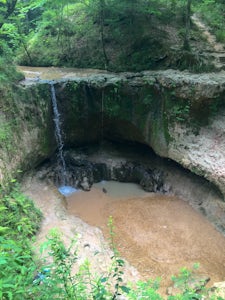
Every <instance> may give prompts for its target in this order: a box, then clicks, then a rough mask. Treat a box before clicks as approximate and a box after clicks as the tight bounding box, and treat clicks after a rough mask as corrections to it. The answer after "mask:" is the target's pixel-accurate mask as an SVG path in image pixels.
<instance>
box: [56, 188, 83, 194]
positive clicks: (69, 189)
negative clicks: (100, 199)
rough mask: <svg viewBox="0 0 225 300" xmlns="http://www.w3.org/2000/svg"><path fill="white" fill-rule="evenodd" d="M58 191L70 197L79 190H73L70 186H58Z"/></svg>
mask: <svg viewBox="0 0 225 300" xmlns="http://www.w3.org/2000/svg"><path fill="white" fill-rule="evenodd" d="M58 191H59V192H60V193H61V194H62V195H64V196H70V195H72V194H73V193H76V192H77V191H79V190H77V189H75V188H74V187H72V186H60V187H59V189H58Z"/></svg>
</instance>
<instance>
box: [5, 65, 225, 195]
mask: <svg viewBox="0 0 225 300" xmlns="http://www.w3.org/2000/svg"><path fill="white" fill-rule="evenodd" d="M51 76H52V77H51V79H52V80H54V83H55V89H56V96H57V101H58V107H59V111H60V113H61V118H62V129H63V132H64V139H65V145H66V146H70V147H71V146H77V145H82V144H87V143H91V142H98V141H100V140H101V139H110V140H115V141H131V142H140V143H144V144H147V145H149V146H150V147H152V148H153V150H154V151H155V152H156V153H157V154H158V155H160V156H162V157H167V158H170V159H172V160H174V161H176V162H178V163H179V164H181V165H182V166H184V167H185V168H187V169H189V170H191V171H192V172H194V173H196V174H198V175H201V176H203V177H205V178H207V179H208V180H209V181H211V182H213V183H214V184H215V185H216V186H217V187H218V188H219V189H220V191H221V192H222V193H223V195H225V169H224V165H225V164H224V162H225V161H224V160H225V154H224V153H225V151H224V150H225V149H224V148H225V142H224V135H225V115H224V114H223V107H224V104H223V102H224V97H225V73H224V72H220V73H216V74H214V73H212V74H190V73H185V72H178V71H174V70H167V71H157V72H156V71H154V72H153V71H146V72H141V73H135V74H134V73H121V74H112V73H101V72H97V73H95V74H93V72H92V74H88V73H87V72H86V73H85V74H82V76H81V74H80V73H76V71H73V72H71V70H70V71H65V69H63V70H60V72H59V71H57V72H55V73H54V74H52V75H51ZM39 77H40V80H38V81H37V80H32V79H31V80H26V81H25V82H23V84H24V88H22V87H20V88H18V89H21V90H23V91H24V94H23V97H24V99H25V98H26V99H27V100H24V99H23V100H22V98H20V99H19V101H18V103H17V105H18V110H19V111H20V121H19V126H18V132H20V138H17V139H16V141H18V140H20V141H21V142H20V143H19V146H18V149H16V151H15V152H14V155H12V154H10V155H12V157H13V158H15V157H16V164H12V163H10V165H9V169H10V168H11V169H15V166H17V165H18V164H19V163H20V164H24V165H26V167H27V166H28V165H32V164H35V163H38V162H39V161H41V160H44V158H46V157H49V156H50V155H51V153H52V151H53V150H54V149H55V145H54V143H53V142H52V139H54V131H53V127H52V123H51V120H50V119H51V118H52V117H51V115H52V112H51V111H52V110H51V106H50V101H51V100H50V92H49V88H48V85H47V84H46V83H48V82H46V80H45V77H44V72H43V73H41V72H40V69H39ZM40 95H41V96H40ZM29 98H30V99H31V100H30V102H29V100H28V99H29ZM24 101H25V102H26V103H27V104H26V105H25V107H26V109H25V108H24ZM32 107H33V109H34V107H36V108H35V111H38V114H36V115H35V114H33V115H31V114H29V112H28V110H29V109H31V110H32ZM27 115H29V119H30V121H29V122H28V121H27V120H26V118H27V117H26V116H27ZM28 124H29V126H28ZM49 138H50V139H49ZM43 140H45V141H46V143H43ZM40 141H42V142H40ZM15 144H16V143H15ZM43 144H45V145H47V146H46V147H45V150H43ZM2 150H3V149H2ZM3 152H4V151H3ZM4 155H5V154H4ZM6 156H7V155H6ZM3 161H4V163H8V161H9V157H8V156H7V157H6V158H4V159H3ZM28 161H29V163H27V162H28ZM3 170H4V167H3V168H2V167H1V172H2V173H4V171H3Z"/></svg>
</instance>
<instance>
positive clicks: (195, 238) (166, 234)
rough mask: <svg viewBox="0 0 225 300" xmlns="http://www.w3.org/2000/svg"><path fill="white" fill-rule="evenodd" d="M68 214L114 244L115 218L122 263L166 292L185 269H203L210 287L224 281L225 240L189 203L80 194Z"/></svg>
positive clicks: (72, 199) (70, 199) (174, 199)
mask: <svg viewBox="0 0 225 300" xmlns="http://www.w3.org/2000/svg"><path fill="white" fill-rule="evenodd" d="M67 209H68V212H69V213H71V214H74V215H76V216H78V217H80V218H81V219H82V220H84V221H85V222H87V223H88V224H90V225H92V226H96V227H98V228H100V229H101V230H102V231H103V233H104V236H105V238H109V228H108V227H107V222H108V219H109V216H112V217H113V222H114V226H115V233H116V234H115V240H116V244H117V247H118V249H119V252H120V253H121V255H122V257H124V258H125V259H126V260H128V261H129V263H130V264H131V265H133V266H134V267H135V268H137V270H138V271H139V272H140V273H141V275H142V276H143V277H144V278H145V279H149V278H156V277H161V278H162V284H161V285H162V287H167V286H169V285H170V284H171V280H170V278H171V276H172V275H174V274H177V273H178V271H179V270H180V268H182V267H188V268H192V267H193V265H194V263H196V262H197V263H200V268H199V271H198V272H199V273H201V274H204V275H207V276H209V277H210V278H211V283H213V282H216V281H222V280H224V279H225V251H224V249H225V248H224V247H225V238H224V237H223V236H222V235H221V234H220V233H219V232H217V231H216V229H215V228H214V227H213V226H212V225H211V224H210V223H209V222H208V221H207V220H206V219H205V218H204V217H203V216H202V215H200V214H199V213H197V212H196V211H194V210H193V208H192V207H190V205H189V204H187V203H186V202H185V201H183V200H181V199H179V198H177V197H174V196H163V195H156V194H151V195H150V196H148V195H147V196H142V197H136V198H127V197H125V198H124V197H122V198H112V197H110V196H109V195H108V194H105V193H103V192H102V191H101V190H97V189H92V190H91V192H88V193H85V192H80V193H75V194H73V195H72V196H70V197H68V198H67Z"/></svg>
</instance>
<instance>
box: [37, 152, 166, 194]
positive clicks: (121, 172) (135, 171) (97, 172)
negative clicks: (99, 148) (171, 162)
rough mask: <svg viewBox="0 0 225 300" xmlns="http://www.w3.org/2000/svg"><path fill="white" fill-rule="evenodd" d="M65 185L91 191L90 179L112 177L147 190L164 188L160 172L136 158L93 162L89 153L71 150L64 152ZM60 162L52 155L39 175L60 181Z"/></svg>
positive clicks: (91, 180)
mask: <svg viewBox="0 0 225 300" xmlns="http://www.w3.org/2000/svg"><path fill="white" fill-rule="evenodd" d="M65 162H66V166H67V168H66V185H69V186H73V187H75V188H78V189H79V188H80V189H82V190H84V191H90V189H91V187H92V185H93V183H96V182H100V181H102V180H107V181H109V180H115V181H119V182H133V183H138V184H140V186H141V187H142V188H143V189H144V190H145V191H147V192H155V193H156V192H162V193H163V192H166V191H167V187H166V186H165V187H164V181H163V172H162V171H161V170H157V169H151V168H149V167H148V166H144V164H142V163H141V162H138V161H129V159H128V160H124V159H121V160H117V161H114V162H113V163H112V162H111V161H110V160H109V161H106V160H104V159H103V160H102V162H94V161H93V160H90V158H89V157H88V156H85V155H84V154H83V155H82V154H79V153H78V152H76V151H74V150H72V151H71V152H69V151H67V152H66V154H65ZM60 168H61V166H60V164H58V163H57V161H55V160H54V159H53V163H51V164H47V165H45V166H44V167H43V168H42V170H40V171H39V178H40V179H45V180H46V179H48V180H50V181H51V182H52V183H54V184H55V185H56V186H60V185H62V182H61V177H60V176H61V172H60Z"/></svg>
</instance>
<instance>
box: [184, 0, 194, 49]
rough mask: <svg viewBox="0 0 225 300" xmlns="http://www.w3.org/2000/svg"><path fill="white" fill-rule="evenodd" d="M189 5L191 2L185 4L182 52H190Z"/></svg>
mask: <svg viewBox="0 0 225 300" xmlns="http://www.w3.org/2000/svg"><path fill="white" fill-rule="evenodd" d="M191 4H192V0H187V2H186V13H185V35H184V44H183V48H184V50H187V51H190V50H191V47H190V29H191Z"/></svg>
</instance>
